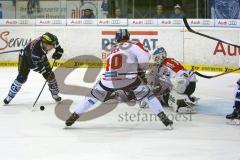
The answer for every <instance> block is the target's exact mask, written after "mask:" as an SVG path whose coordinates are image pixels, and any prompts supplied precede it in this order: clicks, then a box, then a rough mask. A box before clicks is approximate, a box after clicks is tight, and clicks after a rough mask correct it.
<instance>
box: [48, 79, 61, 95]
mask: <svg viewBox="0 0 240 160" xmlns="http://www.w3.org/2000/svg"><path fill="white" fill-rule="evenodd" d="M48 86H49V90H50V92H51V94H52V96H53V95H58V93H59V89H58V85H57V81H56V79H55V78H53V79H51V80H49V81H48Z"/></svg>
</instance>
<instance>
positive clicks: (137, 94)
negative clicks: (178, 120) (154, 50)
mask: <svg viewBox="0 0 240 160" xmlns="http://www.w3.org/2000/svg"><path fill="white" fill-rule="evenodd" d="M129 37H130V33H129V32H128V30H127V29H119V30H118V31H117V33H116V37H115V39H116V42H117V44H116V45H114V46H113V47H112V48H111V50H110V54H109V55H108V57H107V65H106V71H105V73H104V74H103V76H102V77H101V79H100V80H99V81H98V83H97V84H96V85H95V86H94V88H93V89H92V91H91V94H90V95H89V96H86V97H85V99H84V100H83V101H82V102H81V103H79V104H78V105H77V106H76V109H75V112H74V113H73V114H72V115H71V116H70V117H69V119H68V120H66V126H71V125H72V124H73V123H74V122H75V121H76V120H77V119H78V118H79V116H80V115H81V114H83V113H84V112H86V111H87V110H88V109H89V108H90V107H92V106H93V105H94V104H96V102H97V101H101V102H105V101H107V100H108V99H109V96H110V95H111V94H112V93H113V92H115V91H117V90H122V91H123V92H126V93H128V94H131V95H132V96H134V98H135V100H137V101H140V100H142V101H144V102H146V103H147V104H148V106H149V107H150V108H151V110H152V111H153V112H154V113H155V114H156V115H157V116H158V117H159V118H160V119H161V121H162V122H163V124H164V125H165V126H171V125H172V124H173V122H172V121H171V120H169V119H168V117H167V116H166V114H165V113H164V109H163V108H162V105H161V103H160V101H159V100H158V99H157V98H156V97H155V96H154V94H153V93H152V92H151V90H150V89H149V88H148V86H147V85H146V84H144V82H143V80H142V79H143V78H144V76H145V71H146V69H147V66H148V62H149V60H150V55H149V53H148V51H147V50H146V49H144V47H143V45H142V44H141V43H140V42H135V41H129Z"/></svg>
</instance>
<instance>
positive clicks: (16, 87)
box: [8, 80, 22, 98]
mask: <svg viewBox="0 0 240 160" xmlns="http://www.w3.org/2000/svg"><path fill="white" fill-rule="evenodd" d="M21 87H22V83H20V82H18V81H17V80H14V82H13V84H12V85H11V88H10V91H9V93H8V96H9V97H11V98H14V97H15V96H16V94H17V93H18V92H19V91H20V89H21Z"/></svg>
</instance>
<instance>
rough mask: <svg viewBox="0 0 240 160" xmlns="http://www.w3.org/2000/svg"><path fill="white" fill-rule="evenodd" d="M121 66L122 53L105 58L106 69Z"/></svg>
mask: <svg viewBox="0 0 240 160" xmlns="http://www.w3.org/2000/svg"><path fill="white" fill-rule="evenodd" d="M121 67H122V55H121V54H116V55H114V56H110V57H109V58H108V59H107V65H106V71H109V69H119V68H121Z"/></svg>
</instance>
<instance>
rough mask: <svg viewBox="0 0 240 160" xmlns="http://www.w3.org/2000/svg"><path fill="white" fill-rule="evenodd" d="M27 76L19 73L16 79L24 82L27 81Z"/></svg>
mask: <svg viewBox="0 0 240 160" xmlns="http://www.w3.org/2000/svg"><path fill="white" fill-rule="evenodd" d="M27 78H28V76H27V75H22V74H18V76H17V78H16V80H17V82H19V83H21V84H23V83H25V82H26V81H27Z"/></svg>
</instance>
